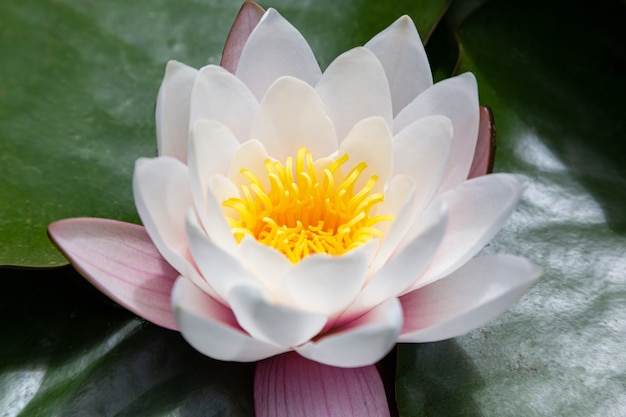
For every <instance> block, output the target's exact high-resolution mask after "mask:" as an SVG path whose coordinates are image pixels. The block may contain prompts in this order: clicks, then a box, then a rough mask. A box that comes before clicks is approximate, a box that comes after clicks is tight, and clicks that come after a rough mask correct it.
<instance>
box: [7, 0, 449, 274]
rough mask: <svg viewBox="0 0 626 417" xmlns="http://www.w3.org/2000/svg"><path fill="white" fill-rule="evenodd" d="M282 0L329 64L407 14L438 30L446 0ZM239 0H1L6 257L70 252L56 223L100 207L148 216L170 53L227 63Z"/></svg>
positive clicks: (36, 258)
mask: <svg viewBox="0 0 626 417" xmlns="http://www.w3.org/2000/svg"><path fill="white" fill-rule="evenodd" d="M262 5H263V6H265V7H269V6H273V7H276V8H278V9H279V10H280V11H281V12H282V13H283V14H284V15H285V16H286V17H287V18H288V19H290V20H291V21H292V22H293V23H294V24H295V25H296V26H297V27H298V28H300V29H301V30H302V32H303V34H304V35H305V36H306V37H307V38H308V39H310V40H311V45H312V47H313V48H314V50H315V51H316V52H318V57H319V59H320V62H321V64H322V66H324V67H325V66H326V65H327V64H328V63H329V62H330V61H331V60H332V58H333V57H334V56H336V55H338V54H339V53H340V52H342V51H343V50H346V49H349V48H351V47H354V46H356V45H360V44H363V43H364V42H366V41H367V40H368V39H369V38H370V37H371V36H373V35H374V34H375V33H376V32H378V31H379V30H381V29H383V28H384V27H385V26H387V25H388V24H390V23H391V22H392V21H393V20H395V19H396V18H397V17H398V16H399V15H400V14H402V13H408V14H411V15H413V16H414V18H415V20H416V24H417V25H418V28H419V30H420V32H422V33H424V34H428V33H429V32H430V30H431V28H432V27H433V25H434V23H435V22H436V21H437V19H438V18H439V16H440V15H441V13H442V11H443V9H444V6H445V0H438V1H434V2H433V1H426V0H422V1H418V2H415V1H408V0H404V1H401V2H396V3H395V4H394V6H393V7H389V6H388V5H387V4H386V3H384V2H378V1H367V0H363V1H346V2H341V3H338V2H336V1H331V0H319V1H316V2H298V3H294V2H287V1H277V2H275V3H271V4H270V3H268V4H265V3H263V4H262ZM239 6H240V3H239V2H237V1H231V2H224V1H218V0H207V1H203V2H194V1H190V0H187V1H165V0H160V1H152V0H140V1H133V2H127V1H122V0H114V1H106V2H104V1H100V2H97V1H96V2H85V1H80V0H61V1H52V0H6V1H3V2H2V3H1V4H0V55H1V56H3V57H4V59H3V60H2V65H0V155H2V156H1V158H2V159H1V161H2V163H1V164H0V178H2V180H1V182H0V194H1V195H2V199H1V200H0V265H30V266H52V265H60V264H64V263H65V260H64V259H63V258H62V257H61V255H60V254H59V253H58V252H57V251H56V249H55V248H53V247H52V245H51V244H50V243H49V242H48V239H47V237H46V233H45V230H46V227H47V225H48V224H49V223H50V222H52V221H54V220H56V219H60V218H66V217H77V216H92V217H107V218H113V219H120V220H126V221H131V222H136V221H138V218H137V215H136V212H135V208H134V204H133V200H132V195H131V187H130V181H131V175H132V170H133V164H134V161H135V159H137V158H138V157H140V156H152V155H155V148H156V140H155V135H154V116H153V115H154V112H153V108H154V100H155V97H156V92H157V90H158V86H159V83H160V81H161V77H162V74H163V71H164V67H165V63H166V62H167V60H169V59H176V60H179V61H182V62H185V63H188V64H189V65H193V66H195V67H200V66H202V65H205V64H207V63H218V62H219V59H220V56H221V51H222V46H223V44H224V41H225V39H226V35H227V34H228V30H229V28H230V25H231V23H232V21H233V19H234V17H235V15H236V13H237V10H238V9H239Z"/></svg>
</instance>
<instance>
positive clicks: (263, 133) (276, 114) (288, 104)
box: [250, 77, 337, 163]
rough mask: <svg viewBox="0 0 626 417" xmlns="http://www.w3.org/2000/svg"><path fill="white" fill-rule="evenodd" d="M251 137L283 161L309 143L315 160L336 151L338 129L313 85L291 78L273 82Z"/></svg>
mask: <svg viewBox="0 0 626 417" xmlns="http://www.w3.org/2000/svg"><path fill="white" fill-rule="evenodd" d="M250 136H251V137H252V138H253V139H258V140H259V141H261V143H263V145H265V148H266V149H267V151H268V152H269V154H270V155H271V156H272V157H273V158H275V159H277V160H279V161H281V162H283V163H284V161H285V159H286V158H287V157H288V156H291V157H295V156H296V153H297V152H298V149H299V148H300V147H302V146H306V148H307V149H308V150H309V152H311V153H312V155H313V159H318V158H320V157H323V156H328V155H330V154H331V153H333V152H335V151H336V150H337V137H336V135H335V128H334V126H333V123H332V122H331V121H330V119H329V118H328V116H327V115H326V112H325V110H324V104H323V103H322V101H321V100H320V98H319V96H318V95H317V93H316V92H315V90H314V89H313V87H311V86H309V85H308V84H306V83H304V82H303V81H300V80H298V79H297V78H292V77H283V78H279V79H278V80H276V82H275V83H274V84H272V85H271V87H270V88H269V90H268V91H267V94H266V95H265V97H263V101H261V105H260V106H259V111H258V112H257V115H256V119H255V120H254V124H253V125H252V132H251V134H250Z"/></svg>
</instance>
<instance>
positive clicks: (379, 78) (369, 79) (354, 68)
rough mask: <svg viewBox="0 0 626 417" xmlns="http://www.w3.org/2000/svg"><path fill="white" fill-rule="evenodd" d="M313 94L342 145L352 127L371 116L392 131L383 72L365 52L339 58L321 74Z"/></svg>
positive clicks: (389, 98) (355, 50)
mask: <svg viewBox="0 0 626 417" xmlns="http://www.w3.org/2000/svg"><path fill="white" fill-rule="evenodd" d="M315 90H316V91H317V93H318V94H319V95H320V97H321V98H322V101H323V102H324V104H325V106H326V111H327V112H328V115H329V116H330V118H331V120H332V121H333V123H334V124H335V129H336V131H337V138H338V139H339V142H341V141H342V140H343V139H344V138H345V137H346V135H347V134H348V132H349V131H350V129H352V126H354V125H355V124H356V123H357V122H358V121H359V120H362V119H365V118H366V117H371V116H380V117H382V118H383V119H384V120H385V122H386V123H387V125H388V126H390V127H391V123H392V120H393V116H392V110H391V93H390V92H389V84H388V83H387V77H386V76H385V71H384V69H383V67H382V65H381V64H380V62H379V61H378V59H377V58H376V56H375V55H374V54H373V53H372V52H370V51H369V50H368V49H365V48H362V47H360V48H354V49H352V50H350V51H348V52H345V53H343V54H342V55H339V57H337V58H336V59H335V60H334V61H333V62H332V63H331V64H330V65H329V66H328V68H327V69H326V71H324V74H323V75H322V78H321V79H320V81H319V83H318V84H317V85H316V86H315Z"/></svg>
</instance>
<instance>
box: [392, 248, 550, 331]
mask: <svg viewBox="0 0 626 417" xmlns="http://www.w3.org/2000/svg"><path fill="white" fill-rule="evenodd" d="M540 276H541V269H540V268H539V267H537V266H535V265H533V264H531V263H530V262H528V261H527V260H526V259H524V258H519V257H516V256H512V255H491V256H484V257H479V258H474V259H472V260H471V261H470V262H468V263H467V264H466V265H465V266H464V267H463V268H461V269H459V270H458V271H456V272H455V273H453V274H451V275H449V276H448V277H446V278H444V279H441V280H439V281H437V282H435V283H433V284H431V285H427V286H426V287H423V288H420V289H418V290H416V291H414V292H412V293H410V294H406V295H404V296H402V297H401V298H400V302H401V303H402V310H403V312H404V327H403V329H402V335H401V336H400V339H399V341H400V342H414V343H415V342H417V343H421V342H433V341H437V340H443V339H449V338H451V337H456V336H460V335H462V334H464V333H467V332H469V331H470V330H473V329H475V328H477V327H479V326H482V325H483V324H485V323H486V322H488V321H489V320H491V319H493V318H495V317H496V316H498V315H500V314H502V313H503V312H504V311H505V310H506V309H507V308H509V306H510V305H511V304H513V303H514V302H515V301H517V300H518V299H519V298H520V297H521V296H522V294H523V293H524V292H525V291H526V290H527V289H528V288H529V287H530V286H531V285H532V284H533V283H534V282H535V281H536V280H537V279H539V277H540Z"/></svg>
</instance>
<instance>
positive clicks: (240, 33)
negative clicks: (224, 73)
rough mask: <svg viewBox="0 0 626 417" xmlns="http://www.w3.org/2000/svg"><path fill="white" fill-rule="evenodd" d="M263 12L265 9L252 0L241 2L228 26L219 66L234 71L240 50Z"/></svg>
mask: <svg viewBox="0 0 626 417" xmlns="http://www.w3.org/2000/svg"><path fill="white" fill-rule="evenodd" d="M264 13H265V10H263V8H262V7H261V6H259V5H258V4H256V3H255V2H253V1H250V0H247V1H245V2H244V3H243V5H242V6H241V9H239V13H237V17H236V18H235V21H234V22H233V25H232V26H231V28H230V32H228V37H227V38H226V42H225V43H224V50H223V51H222V60H221V61H220V66H222V67H224V68H226V69H227V70H228V71H230V72H232V73H233V74H234V73H235V70H236V69H237V64H238V63H239V57H240V56H241V51H242V50H243V47H244V45H245V44H246V41H247V40H248V37H249V36H250V34H251V33H252V30H254V28H255V27H256V25H257V23H259V20H261V17H263V14H264Z"/></svg>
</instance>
